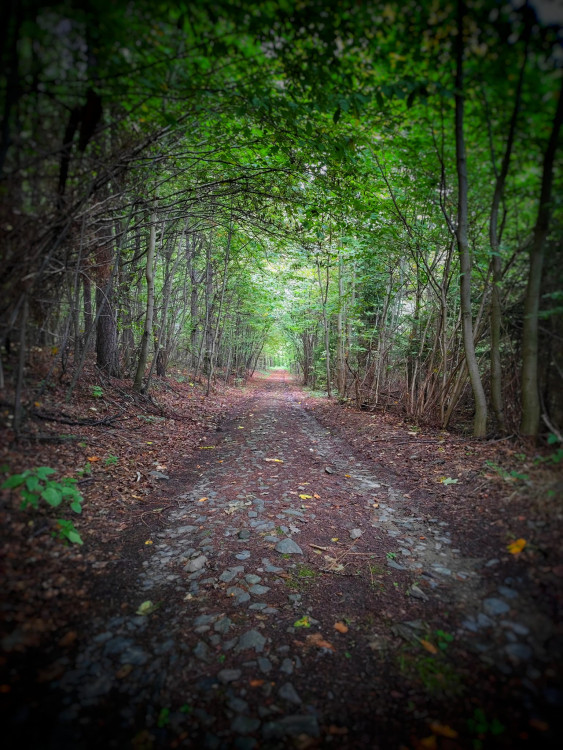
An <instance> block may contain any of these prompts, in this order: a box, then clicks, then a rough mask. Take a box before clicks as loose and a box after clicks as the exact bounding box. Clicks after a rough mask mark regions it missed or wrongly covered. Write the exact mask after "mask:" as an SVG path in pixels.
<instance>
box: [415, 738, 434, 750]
mask: <svg viewBox="0 0 563 750" xmlns="http://www.w3.org/2000/svg"><path fill="white" fill-rule="evenodd" d="M418 746H419V747H421V748H424V750H436V748H437V747H438V743H437V740H436V735H435V734H431V735H430V737H424V739H422V740H420V741H419V743H418Z"/></svg>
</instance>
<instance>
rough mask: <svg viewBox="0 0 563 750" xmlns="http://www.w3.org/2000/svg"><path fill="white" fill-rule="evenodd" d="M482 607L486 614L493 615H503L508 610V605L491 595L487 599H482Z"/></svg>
mask: <svg viewBox="0 0 563 750" xmlns="http://www.w3.org/2000/svg"><path fill="white" fill-rule="evenodd" d="M483 609H484V610H485V613H486V614H488V615H490V616H491V617H494V616H495V615H504V613H505V612H508V610H509V609H510V607H509V606H508V604H507V603H506V602H504V601H503V600H502V599H496V598H494V597H491V598H489V599H483Z"/></svg>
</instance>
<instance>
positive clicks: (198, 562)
mask: <svg viewBox="0 0 563 750" xmlns="http://www.w3.org/2000/svg"><path fill="white" fill-rule="evenodd" d="M206 562H207V557H206V556H205V555H199V557H194V559H193V560H190V561H189V563H188V564H187V565H186V566H185V567H184V570H185V571H186V572H187V573H195V572H196V571H198V570H201V569H202V568H203V567H204V565H205V564H206Z"/></svg>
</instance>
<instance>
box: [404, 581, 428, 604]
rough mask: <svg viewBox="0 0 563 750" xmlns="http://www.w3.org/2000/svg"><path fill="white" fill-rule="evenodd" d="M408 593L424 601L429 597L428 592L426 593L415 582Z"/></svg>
mask: <svg viewBox="0 0 563 750" xmlns="http://www.w3.org/2000/svg"><path fill="white" fill-rule="evenodd" d="M407 593H408V594H409V596H412V597H414V598H415V599H420V600H422V601H424V602H426V601H428V599H429V597H428V594H426V593H425V592H424V591H423V590H422V589H419V588H418V586H417V585H416V583H413V585H412V586H411V587H410V589H409V590H408V592H407Z"/></svg>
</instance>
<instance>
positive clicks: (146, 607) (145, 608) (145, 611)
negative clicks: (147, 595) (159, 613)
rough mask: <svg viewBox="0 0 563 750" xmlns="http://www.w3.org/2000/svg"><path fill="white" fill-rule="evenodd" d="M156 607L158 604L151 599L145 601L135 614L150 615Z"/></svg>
mask: <svg viewBox="0 0 563 750" xmlns="http://www.w3.org/2000/svg"><path fill="white" fill-rule="evenodd" d="M155 609H156V604H153V603H152V602H151V601H150V600H147V601H146V602H143V603H142V604H141V606H140V607H139V609H138V610H137V611H136V613H135V614H137V615H150V614H151V612H154V611H155Z"/></svg>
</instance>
